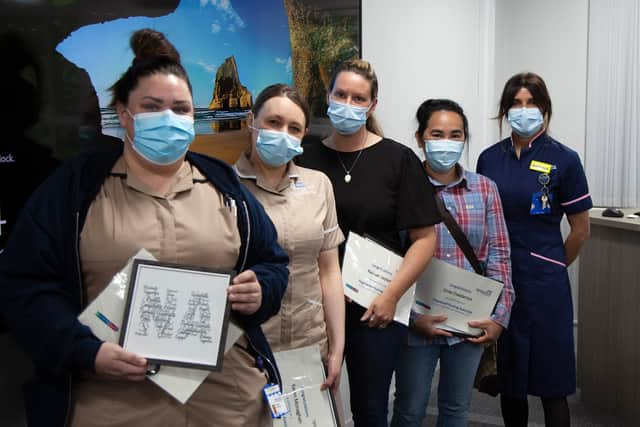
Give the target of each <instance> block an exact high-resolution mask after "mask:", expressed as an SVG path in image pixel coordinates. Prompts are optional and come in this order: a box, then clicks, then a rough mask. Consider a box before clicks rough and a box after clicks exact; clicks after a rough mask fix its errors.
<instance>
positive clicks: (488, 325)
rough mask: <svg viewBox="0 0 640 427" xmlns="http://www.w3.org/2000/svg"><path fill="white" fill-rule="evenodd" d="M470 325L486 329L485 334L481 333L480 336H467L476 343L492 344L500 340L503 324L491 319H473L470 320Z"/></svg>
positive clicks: (468, 339)
mask: <svg viewBox="0 0 640 427" xmlns="http://www.w3.org/2000/svg"><path fill="white" fill-rule="evenodd" d="M469 326H471V327H472V328H480V329H482V330H484V334H482V335H480V336H479V337H478V338H467V341H469V342H472V343H474V344H492V343H494V342H496V341H498V338H499V337H500V334H501V333H502V329H503V327H502V325H500V324H498V323H496V322H494V321H493V320H491V319H484V320H471V321H470V322H469Z"/></svg>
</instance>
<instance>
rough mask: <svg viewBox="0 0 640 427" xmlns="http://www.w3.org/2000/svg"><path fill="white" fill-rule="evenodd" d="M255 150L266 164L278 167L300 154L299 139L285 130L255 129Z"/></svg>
mask: <svg viewBox="0 0 640 427" xmlns="http://www.w3.org/2000/svg"><path fill="white" fill-rule="evenodd" d="M251 129H253V130H256V131H258V139H257V140H256V151H257V152H258V155H259V156H260V158H261V159H262V161H263V162H265V163H266V164H267V165H269V166H271V167H278V166H281V165H284V164H285V163H288V162H289V160H291V159H293V158H294V157H295V156H298V155H300V154H302V147H301V146H300V140H299V139H298V138H296V137H294V136H291V135H289V134H288V133H286V132H280V131H277V130H270V129H257V128H253V127H252V128H251Z"/></svg>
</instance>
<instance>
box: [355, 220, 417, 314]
mask: <svg viewBox="0 0 640 427" xmlns="http://www.w3.org/2000/svg"><path fill="white" fill-rule="evenodd" d="M402 260H403V258H402V257H401V256H400V255H397V254H395V253H394V252H393V251H390V250H389V249H387V248H385V247H383V246H381V245H380V244H378V243H376V242H374V241H373V240H370V239H367V238H364V237H362V236H360V235H358V234H356V233H354V232H349V238H348V239H347V243H346V247H345V251H344V260H343V261H342V282H343V284H344V294H345V295H346V296H347V297H349V298H351V299H352V300H353V301H355V302H356V303H358V304H359V305H361V306H362V307H365V308H368V307H369V305H371V302H372V301H373V300H374V299H375V298H376V297H377V296H378V295H380V294H381V293H382V292H383V291H384V290H385V289H386V288H387V286H388V285H389V282H391V279H393V276H395V274H396V273H397V272H398V269H399V268H400V265H401V264H402ZM415 287H416V285H415V284H413V285H411V287H410V288H409V289H408V290H407V291H406V292H405V293H404V295H403V296H402V298H400V300H399V301H398V304H397V305H396V314H395V316H394V320H395V321H396V322H400V323H402V324H403V325H409V315H410V314H411V306H412V305H413V301H414V294H415Z"/></svg>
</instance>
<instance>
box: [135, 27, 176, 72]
mask: <svg viewBox="0 0 640 427" xmlns="http://www.w3.org/2000/svg"><path fill="white" fill-rule="evenodd" d="M130 45H131V50H132V51H133V54H134V55H135V58H134V59H133V64H138V63H140V62H146V61H149V60H157V59H165V60H168V61H172V62H175V63H176V64H180V54H179V53H178V51H177V50H176V48H175V47H174V46H173V45H172V44H171V42H169V40H167V38H166V37H165V36H164V34H162V33H161V32H159V31H156V30H152V29H149V28H145V29H143V30H138V31H136V32H135V33H133V35H132V36H131V40H130Z"/></svg>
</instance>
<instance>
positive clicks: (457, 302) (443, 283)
mask: <svg viewBox="0 0 640 427" xmlns="http://www.w3.org/2000/svg"><path fill="white" fill-rule="evenodd" d="M502 286H503V285H502V283H500V282H496V281H495V280H491V279H488V278H486V277H484V276H480V275H479V274H476V273H473V272H471V271H468V270H465V269H462V268H458V267H456V266H455V265H451V264H449V263H447V262H445V261H442V260H439V259H437V258H432V259H431V261H429V265H428V266H427V269H426V270H425V271H424V273H422V275H421V276H420V277H419V278H418V282H417V286H416V293H415V305H414V307H413V310H414V311H416V312H418V313H420V314H429V315H432V316H435V315H442V314H443V315H445V316H447V320H446V322H444V323H441V324H439V325H438V328H440V329H444V330H447V331H450V332H454V333H457V334H462V335H471V336H478V335H480V334H482V330H481V329H478V328H472V327H470V326H469V325H468V323H467V322H469V321H470V320H482V319H488V318H489V317H490V316H491V313H493V308H494V307H495V305H496V302H497V301H498V298H499V297H500V292H501V291H502Z"/></svg>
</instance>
